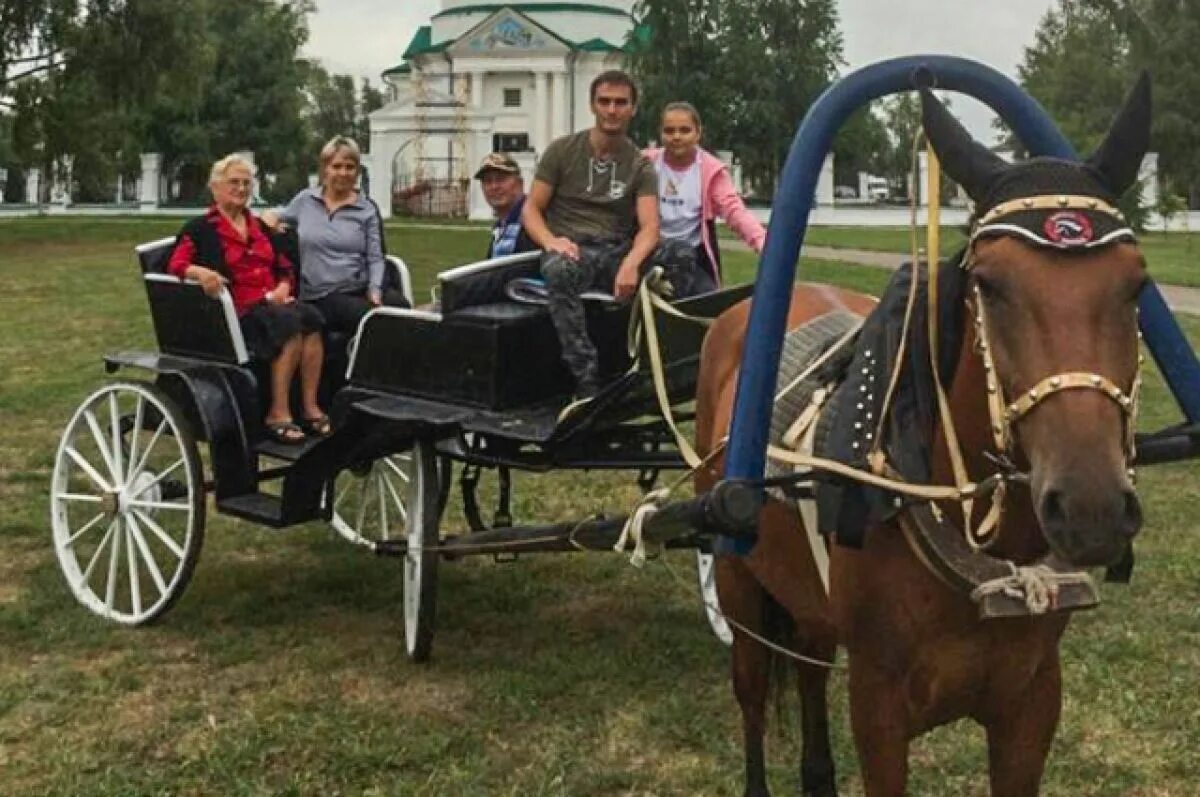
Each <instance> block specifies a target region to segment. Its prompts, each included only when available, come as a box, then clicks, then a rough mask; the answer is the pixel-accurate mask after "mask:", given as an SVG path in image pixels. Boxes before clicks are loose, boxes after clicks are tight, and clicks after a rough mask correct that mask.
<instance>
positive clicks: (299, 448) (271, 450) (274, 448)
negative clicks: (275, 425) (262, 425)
mask: <svg viewBox="0 0 1200 797" xmlns="http://www.w3.org/2000/svg"><path fill="white" fill-rule="evenodd" d="M319 442H320V439H319V438H314V437H310V438H308V439H307V440H305V441H304V442H303V443H290V444H289V443H279V442H276V441H275V440H270V439H267V440H259V441H258V442H257V443H255V444H254V453H255V454H258V455H259V456H260V457H270V458H271V459H281V460H283V461H284V462H295V461H296V460H298V459H300V457H302V456H304V452H306V451H308V450H309V449H310V448H312V447H313V446H315V445H316V444H317V443H319Z"/></svg>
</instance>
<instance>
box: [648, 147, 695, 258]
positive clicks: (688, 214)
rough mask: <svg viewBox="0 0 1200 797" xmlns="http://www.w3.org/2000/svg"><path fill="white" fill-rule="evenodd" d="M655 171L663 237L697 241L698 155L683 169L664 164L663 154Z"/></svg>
mask: <svg viewBox="0 0 1200 797" xmlns="http://www.w3.org/2000/svg"><path fill="white" fill-rule="evenodd" d="M655 169H656V170H657V171H658V215H659V218H660V219H661V235H662V237H663V238H671V239H674V240H681V241H684V242H686V243H687V244H688V245H690V246H699V245H700V223H701V215H702V214H701V206H700V159H699V158H696V160H695V161H693V162H692V165H691V166H689V167H687V168H686V169H684V170H683V171H676V170H675V169H673V168H671V167H670V166H668V165H667V160H666V158H663V159H662V160H660V161H658V163H656V164H655Z"/></svg>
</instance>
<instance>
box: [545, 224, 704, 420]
mask: <svg viewBox="0 0 1200 797" xmlns="http://www.w3.org/2000/svg"><path fill="white" fill-rule="evenodd" d="M577 243H578V244H579V260H577V261H573V260H570V259H569V258H566V257H564V256H562V255H560V254H556V253H554V252H543V253H542V261H541V270H542V278H543V279H545V281H546V291H547V294H548V296H547V302H546V306H547V310H549V312H550V320H551V321H552V322H553V323H554V330H555V332H556V333H558V342H559V346H560V347H561V348H562V356H563V362H565V363H566V365H567V368H568V369H570V371H571V375H572V376H573V377H574V378H575V385H576V392H577V393H578V394H579V395H581V396H590V395H594V394H595V393H596V392H597V391H598V390H599V388H600V366H599V361H598V358H597V355H596V347H595V345H594V344H593V343H592V340H591V338H589V337H588V333H587V323H586V316H585V314H584V310H583V300H582V298H581V296H582V295H583V294H584V293H585V292H587V291H597V290H598V291H605V292H607V293H612V290H613V285H614V283H615V282H616V278H617V270H618V269H619V268H620V265H621V260H622V259H624V257H625V255H627V254H628V253H629V248H630V245H631V242H630V241H622V240H615V239H614V240H604V239H602V240H583V241H579V242H577ZM655 266H662V268H663V272H664V277H665V278H666V280H667V282H669V283H670V284H671V287H672V289H673V291H672V294H673V296H672V298H682V297H684V296H692V295H694V294H696V293H703V292H705V291H709V290H713V289H714V288H715V287H716V286H715V285H714V284H713V280H712V277H710V276H709V275H707V274H704V273H702V272H700V270H699V268H698V266H697V262H696V251H695V249H693V248H692V247H691V246H688V245H687V244H685V243H682V242H680V241H673V240H665V241H662V242H661V243H659V245H658V246H657V247H656V248H655V250H654V251H653V252H652V253H651V255H650V256H649V257H648V258H646V260H645V262H643V263H642V265H641V268H640V269H638V270H639V272H640V273H641V274H642V275H645V274H646V273H647V272H648V271H650V269H652V268H654V267H655Z"/></svg>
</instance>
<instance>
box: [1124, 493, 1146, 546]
mask: <svg viewBox="0 0 1200 797" xmlns="http://www.w3.org/2000/svg"><path fill="white" fill-rule="evenodd" d="M1124 498H1125V516H1124V523H1122V524H1121V530H1122V531H1124V532H1125V534H1126V535H1127V536H1129V537H1133V536H1134V535H1136V534H1137V533H1138V531H1139V530H1140V529H1141V528H1142V502H1141V501H1139V500H1138V497H1137V493H1135V492H1134V491H1133V490H1125V492H1124Z"/></svg>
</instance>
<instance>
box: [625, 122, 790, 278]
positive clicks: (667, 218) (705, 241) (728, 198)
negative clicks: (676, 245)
mask: <svg viewBox="0 0 1200 797" xmlns="http://www.w3.org/2000/svg"><path fill="white" fill-rule="evenodd" d="M700 134H701V125H700V114H699V113H698V112H697V111H696V109H695V107H693V106H692V104H691V103H688V102H672V103H670V104H669V105H667V107H666V108H664V109H663V113H662V122H661V125H660V137H661V140H662V149H649V150H646V152H645V155H646V157H647V158H649V159H650V162H651V163H652V164H654V168H655V170H656V171H657V172H658V211H659V218H660V220H661V221H660V223H661V233H660V235H661V237H662V238H663V239H672V240H678V241H683V242H686V243H688V244H690V245H691V246H693V247H694V248H695V252H696V261H697V264H698V265H699V267H700V269H701V270H702V271H703V272H704V273H706V274H708V275H710V276H711V278H712V280H713V283H714V287H719V286H720V284H721V260H720V249H719V247H718V245H717V231H716V224H715V220H716V219H717V217H720V218H722V219H724V220H725V223H726V224H728V225H729V227H730V229H732V230H733V231H734V232H735V233H737V234H738V237H740V238H741V239H742V240H743V241H745V242H746V244H747V245H748V246H749V247H750V248H751V249H753V250H754V251H755V253H758V254H761V253H762V248H763V242H764V241H766V238H767V231H766V230H764V229H763V226H762V225H761V224H759V222H758V219H756V218H754V216H753V215H751V213H750V211H748V210H747V209H746V205H745V204H744V203H743V202H742V198H741V197H740V196H738V193H737V190H736V189H734V187H733V181H732V180H731V179H730V178H729V171H728V169H726V167H725V164H724V163H722V162H721V161H720V160H719V159H718V158H717V156H715V155H713V154H712V153H710V152H708V151H706V150H704V149H702V148H701V147H700Z"/></svg>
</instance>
